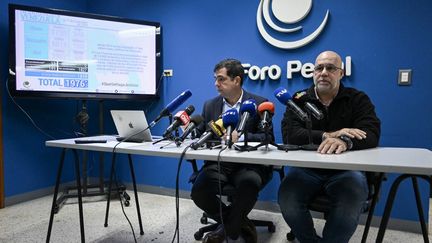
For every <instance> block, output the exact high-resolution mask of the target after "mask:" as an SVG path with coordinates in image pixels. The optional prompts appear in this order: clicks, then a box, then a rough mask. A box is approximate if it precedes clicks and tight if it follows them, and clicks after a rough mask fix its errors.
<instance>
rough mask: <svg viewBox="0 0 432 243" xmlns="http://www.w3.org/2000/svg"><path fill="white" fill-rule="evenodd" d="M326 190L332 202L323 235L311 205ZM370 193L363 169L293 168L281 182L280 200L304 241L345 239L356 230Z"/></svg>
mask: <svg viewBox="0 0 432 243" xmlns="http://www.w3.org/2000/svg"><path fill="white" fill-rule="evenodd" d="M322 191H324V192H325V193H326V194H327V195H328V196H329V198H330V200H331V203H332V205H331V209H330V211H329V212H328V214H327V220H326V224H325V226H324V229H323V233H322V239H319V238H318V237H317V235H316V233H315V229H314V225H313V221H312V216H311V214H310V212H309V209H308V206H307V205H308V204H309V202H311V200H312V199H313V198H314V197H315V195H317V194H318V193H320V192H322ZM367 196H368V186H367V180H366V176H365V175H364V174H363V173H362V172H359V171H337V170H332V171H330V170H329V171H328V173H322V172H320V173H317V171H315V170H314V169H306V168H290V171H289V172H288V174H287V175H286V176H285V178H284V180H283V181H282V183H281V185H280V188H279V199H278V200H279V206H280V209H281V212H282V216H283V217H284V219H285V221H286V222H287V224H288V225H289V227H290V228H291V230H292V231H293V233H294V234H295V236H296V237H297V239H298V240H299V241H300V242H301V243H309V242H320V243H324V242H329V243H339V242H341V243H342V242H348V241H349V239H350V238H351V236H352V235H353V234H354V232H355V229H356V228H357V224H358V220H359V216H360V214H361V212H362V209H363V206H364V203H365V200H366V199H367Z"/></svg>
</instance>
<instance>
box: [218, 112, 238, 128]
mask: <svg viewBox="0 0 432 243" xmlns="http://www.w3.org/2000/svg"><path fill="white" fill-rule="evenodd" d="M222 122H223V126H224V127H228V126H233V127H236V126H237V123H238V122H239V113H238V111H237V109H229V110H227V111H225V113H223V114H222Z"/></svg>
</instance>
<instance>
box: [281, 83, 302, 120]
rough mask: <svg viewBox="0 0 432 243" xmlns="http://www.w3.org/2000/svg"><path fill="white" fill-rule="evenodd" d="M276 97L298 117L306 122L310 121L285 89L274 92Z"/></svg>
mask: <svg viewBox="0 0 432 243" xmlns="http://www.w3.org/2000/svg"><path fill="white" fill-rule="evenodd" d="M274 96H275V97H276V98H277V99H278V100H279V101H280V102H281V103H282V104H284V105H286V106H288V107H289V108H290V109H291V110H292V111H294V113H296V114H297V116H298V117H299V118H300V119H301V120H302V121H306V120H307V119H308V116H307V114H306V113H305V112H304V111H303V110H302V109H300V107H298V105H296V103H294V101H292V97H291V95H290V94H289V93H288V90H287V89H285V88H284V87H279V88H277V89H276V90H275V91H274Z"/></svg>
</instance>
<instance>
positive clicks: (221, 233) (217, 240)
mask: <svg viewBox="0 0 432 243" xmlns="http://www.w3.org/2000/svg"><path fill="white" fill-rule="evenodd" d="M224 241H225V230H224V228H223V225H219V226H218V227H217V228H216V229H215V230H213V231H211V232H208V233H207V234H206V235H205V236H204V239H203V241H202V242H203V243H223V242H224Z"/></svg>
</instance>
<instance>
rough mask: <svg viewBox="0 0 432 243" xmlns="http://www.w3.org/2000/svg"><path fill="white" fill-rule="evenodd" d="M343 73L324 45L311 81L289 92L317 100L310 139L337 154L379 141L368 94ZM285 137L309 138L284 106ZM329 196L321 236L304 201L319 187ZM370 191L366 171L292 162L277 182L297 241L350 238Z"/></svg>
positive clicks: (298, 140) (296, 141) (292, 140)
mask: <svg viewBox="0 0 432 243" xmlns="http://www.w3.org/2000/svg"><path fill="white" fill-rule="evenodd" d="M343 75H344V72H343V69H342V60H341V58H340V56H339V55H338V54H337V53H335V52H333V51H325V52H322V53H321V54H319V55H318V57H317V59H316V61H315V69H314V75H313V79H314V84H313V85H312V86H311V87H310V88H308V89H306V90H303V91H299V92H297V93H296V94H294V96H293V101H294V102H295V103H297V105H299V106H300V107H304V104H305V102H310V103H312V104H315V105H316V106H317V107H318V109H320V110H321V111H322V112H323V113H324V118H323V119H321V120H317V119H315V118H314V117H311V119H312V140H313V143H314V144H319V147H318V150H317V152H318V153H321V154H340V153H343V152H346V151H348V150H358V149H366V148H372V147H376V146H378V141H379V136H380V120H379V119H378V117H377V116H376V114H375V107H374V105H373V104H372V103H371V101H370V99H369V97H368V96H367V95H366V94H365V93H363V92H361V91H358V90H356V89H354V88H348V87H344V85H343V84H342V83H341V82H340V81H341V79H342V77H343ZM282 136H283V141H284V143H286V144H288V143H290V144H297V145H303V144H307V143H308V142H309V140H308V130H307V129H306V124H305V122H304V121H302V120H301V119H300V118H298V117H297V116H296V114H295V113H294V112H293V111H291V110H290V109H287V110H286V112H285V114H284V118H283V119H282ZM322 191H324V192H325V193H326V194H327V195H328V196H329V198H330V200H331V203H332V207H331V209H330V211H329V212H328V215H327V220H326V224H325V226H324V229H323V233H322V238H321V239H320V237H318V236H317V234H316V232H315V229H314V226H313V221H312V217H311V215H310V212H309V210H308V207H307V205H308V204H309V203H310V202H311V201H312V200H313V198H314V197H315V196H316V195H317V194H318V193H320V192H322ZM367 196H368V187H367V180H366V176H365V174H364V173H363V172H360V171H344V170H329V169H313V168H295V167H294V168H290V170H289V172H288V173H287V175H286V177H285V178H284V180H283V181H282V183H281V186H280V188H279V199H278V201H279V205H280V208H281V212H282V215H283V217H284V219H285V221H286V222H287V223H288V225H289V226H290V228H291V229H292V231H293V233H294V235H295V236H296V237H297V238H298V240H299V241H300V242H302V243H303V242H321V243H323V242H348V241H349V239H350V238H351V236H352V235H353V233H354V231H355V229H356V227H357V224H358V219H359V216H360V213H361V210H362V207H363V204H364V201H365V200H366V199H367Z"/></svg>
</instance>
